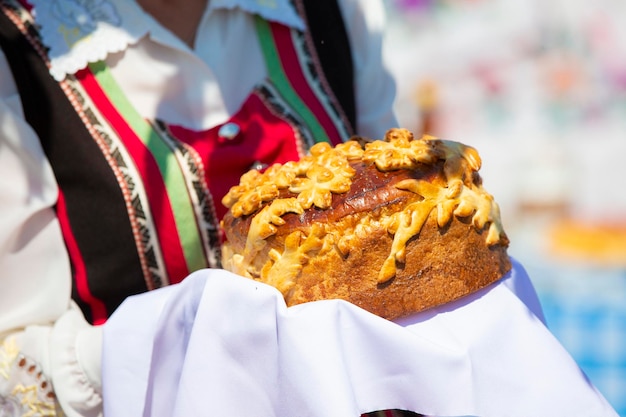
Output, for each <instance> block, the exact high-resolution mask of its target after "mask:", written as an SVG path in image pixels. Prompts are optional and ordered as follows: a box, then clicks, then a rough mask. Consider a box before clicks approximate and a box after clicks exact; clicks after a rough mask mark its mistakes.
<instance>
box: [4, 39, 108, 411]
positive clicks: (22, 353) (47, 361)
mask: <svg viewBox="0 0 626 417" xmlns="http://www.w3.org/2000/svg"><path fill="white" fill-rule="evenodd" d="M57 195H58V189H57V185H56V182H55V179H54V174H53V172H52V168H51V167H50V165H49V163H48V161H47V159H46V157H45V155H44V152H43V150H42V148H41V144H40V142H39V140H38V138H37V136H36V134H35V132H34V131H33V130H32V129H31V127H30V126H29V125H28V124H27V123H26V122H25V121H24V118H23V114H22V110H21V104H20V100H19V96H18V94H17V91H16V88H15V84H14V82H13V79H12V77H11V73H10V71H9V69H8V66H7V62H6V59H5V56H4V54H3V53H2V52H1V51H0V414H2V415H4V414H3V413H4V411H7V410H8V411H11V412H9V413H8V414H9V415H13V414H12V412H13V411H15V412H16V414H15V415H18V414H19V415H22V413H20V412H19V411H23V412H25V411H26V410H29V411H30V412H31V413H32V412H34V413H35V415H53V414H51V412H53V411H54V407H58V404H61V406H62V408H63V411H64V412H65V414H66V415H68V416H87V415H89V416H95V415H98V413H100V411H99V410H100V409H101V406H100V403H101V400H100V394H99V390H100V388H99V386H100V351H101V345H100V339H101V336H100V333H101V329H99V328H96V327H92V326H90V325H88V324H87V323H86V322H85V320H84V318H83V316H82V314H81V313H80V311H79V310H78V309H77V308H76V307H75V306H74V305H73V303H72V302H71V298H70V297H71V270H70V264H69V260H68V255H67V252H66V250H65V246H64V243H63V238H62V235H61V230H60V226H59V222H58V219H57V217H56V214H55V211H54V205H55V204H56V201H57ZM52 390H54V392H53V391H52ZM55 396H56V400H55ZM37 413H39V414H37ZM46 413H48V414H46Z"/></svg>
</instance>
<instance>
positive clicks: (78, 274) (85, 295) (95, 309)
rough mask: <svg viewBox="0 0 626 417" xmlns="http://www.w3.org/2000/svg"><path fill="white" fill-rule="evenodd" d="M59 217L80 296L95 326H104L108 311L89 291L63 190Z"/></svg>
mask: <svg viewBox="0 0 626 417" xmlns="http://www.w3.org/2000/svg"><path fill="white" fill-rule="evenodd" d="M57 217H58V219H59V223H60V225H61V232H62V233H63V237H64V239H65V245H66V247H67V251H68V253H69V256H70V259H71V261H72V265H73V267H74V280H75V282H76V291H77V292H78V296H79V297H80V299H81V300H82V301H84V302H85V303H86V304H87V305H88V306H89V309H90V311H91V316H92V322H93V324H94V325H99V324H103V323H104V322H105V321H106V320H107V317H108V314H107V309H106V306H105V305H104V303H103V302H102V301H101V300H99V299H97V298H96V297H94V296H93V294H92V293H91V290H90V289H89V282H88V280H87V268H86V267H85V261H84V260H83V257H82V255H81V252H80V249H79V248H78V244H77V243H76V238H75V237H74V233H73V232H72V226H71V225H70V220H69V217H68V215H67V206H66V204H65V197H64V196H63V193H62V192H61V190H59V198H58V201H57Z"/></svg>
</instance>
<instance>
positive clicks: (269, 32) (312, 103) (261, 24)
mask: <svg viewBox="0 0 626 417" xmlns="http://www.w3.org/2000/svg"><path fill="white" fill-rule="evenodd" d="M255 24H256V29H257V33H258V38H259V41H260V44H261V50H262V52H263V55H264V57H265V63H266V66H267V71H268V74H269V79H270V80H271V82H272V84H273V85H274V86H275V88H276V90H277V91H278V93H279V94H280V95H281V96H282V98H283V99H284V100H285V101H286V102H287V104H288V105H289V106H290V107H291V108H292V109H293V110H294V111H295V112H296V113H297V114H298V115H299V116H300V118H301V119H302V121H303V122H304V124H305V125H306V126H307V127H308V129H309V130H310V131H311V135H310V136H311V137H313V138H314V140H315V142H330V143H335V144H336V143H339V142H341V141H343V140H345V139H346V135H345V133H343V132H344V131H345V129H341V128H339V126H342V125H341V122H340V121H335V120H334V119H333V117H331V115H330V112H329V111H328V109H327V108H326V106H325V103H324V101H323V100H321V98H320V94H321V92H318V91H316V89H314V88H312V87H311V85H312V82H311V81H312V78H314V77H315V75H312V74H309V73H307V71H305V70H304V67H305V66H306V62H304V61H303V59H305V58H303V57H302V53H303V50H302V48H300V47H298V45H296V42H295V41H294V36H297V35H294V34H293V33H292V30H291V29H290V28H289V27H287V26H284V25H281V24H279V23H270V22H268V21H266V20H263V19H262V18H261V17H259V16H256V20H255ZM305 136H308V135H305ZM310 145H312V144H309V146H310Z"/></svg>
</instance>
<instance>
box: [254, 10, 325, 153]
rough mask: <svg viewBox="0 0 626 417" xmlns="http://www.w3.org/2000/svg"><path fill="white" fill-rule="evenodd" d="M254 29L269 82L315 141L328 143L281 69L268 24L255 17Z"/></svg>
mask: <svg viewBox="0 0 626 417" xmlns="http://www.w3.org/2000/svg"><path fill="white" fill-rule="evenodd" d="M256 28H257V34H258V37H259V41H260V43H261V49H262V51H263V55H264V56H265V64H266V65H267V72H268V74H269V78H270V80H272V83H273V84H274V85H275V86H276V89H277V90H278V92H279V93H280V95H281V96H282V97H283V99H284V100H285V101H286V102H287V103H288V104H289V105H290V106H291V107H292V108H293V110H294V111H295V112H296V113H298V114H299V115H300V117H301V118H302V120H303V121H304V123H305V124H306V125H307V126H308V127H309V129H311V133H312V135H313V138H314V139H315V141H316V142H330V139H329V137H328V135H327V134H326V130H324V128H323V127H322V125H321V124H320V123H319V121H318V120H317V118H316V117H315V115H314V114H313V112H311V109H309V108H308V107H307V105H306V104H304V102H303V101H302V99H301V98H300V96H299V95H298V93H296V91H295V90H294V88H293V86H292V85H291V83H290V82H289V79H288V78H287V75H286V74H285V71H284V69H283V66H282V62H281V60H280V56H279V54H278V49H277V47H276V44H275V42H274V37H273V35H272V30H271V27H270V24H269V22H267V21H266V20H264V19H263V18H261V17H260V16H256Z"/></svg>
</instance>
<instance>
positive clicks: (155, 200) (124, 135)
mask: <svg viewBox="0 0 626 417" xmlns="http://www.w3.org/2000/svg"><path fill="white" fill-rule="evenodd" d="M76 78H77V79H78V80H79V81H80V83H81V84H82V86H83V88H84V89H85V91H86V92H87V94H89V96H90V97H91V100H92V101H93V102H94V103H95V105H96V107H97V108H98V110H99V111H100V112H101V113H102V115H103V116H104V117H105V118H106V119H107V120H108V121H109V123H110V125H111V126H112V128H113V129H115V131H116V132H117V134H118V135H119V137H120V138H121V139H122V141H123V142H124V145H125V147H126V149H127V151H128V153H129V154H130V155H131V158H132V159H133V162H134V164H135V167H136V169H137V171H138V172H139V175H140V176H141V178H142V179H143V186H144V188H145V190H146V194H147V196H148V200H149V201H150V207H149V209H150V213H151V214H152V217H153V220H154V224H155V228H156V233H157V236H158V239H159V242H160V247H161V251H162V254H163V259H164V261H165V268H166V270H167V274H168V278H169V281H170V283H175V282H179V281H181V280H182V279H183V278H184V277H186V276H187V275H188V274H189V272H190V271H189V270H188V268H187V262H186V260H185V256H184V253H183V248H182V245H181V242H180V238H179V234H178V229H177V228H176V222H175V219H174V214H173V209H172V206H171V203H170V200H169V197H168V195H167V190H166V187H165V183H164V179H163V176H162V174H161V171H160V169H159V166H158V164H157V162H156V160H155V158H154V156H153V155H152V153H151V152H150V149H148V148H147V147H146V145H145V144H144V143H143V142H142V141H141V139H140V137H139V136H138V135H137V133H136V132H135V131H134V130H133V129H132V127H131V126H130V125H129V123H128V122H127V121H126V119H125V118H124V117H123V116H122V115H121V114H120V113H119V112H118V110H117V109H116V107H115V106H114V105H113V103H112V102H111V100H110V99H109V98H108V96H107V94H106V92H105V91H104V90H103V89H102V87H101V86H100V84H99V83H98V81H97V79H96V77H95V76H94V75H93V74H92V73H91V71H89V70H88V69H85V70H81V71H79V72H78V73H77V74H76ZM144 209H145V210H147V209H148V207H144Z"/></svg>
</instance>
